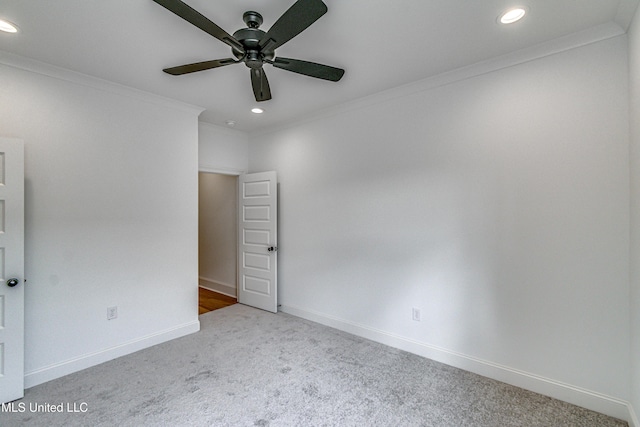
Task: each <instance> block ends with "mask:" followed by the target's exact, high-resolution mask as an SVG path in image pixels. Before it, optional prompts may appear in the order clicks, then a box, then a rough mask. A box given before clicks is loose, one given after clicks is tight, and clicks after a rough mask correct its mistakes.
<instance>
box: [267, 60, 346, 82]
mask: <svg viewBox="0 0 640 427" xmlns="http://www.w3.org/2000/svg"><path fill="white" fill-rule="evenodd" d="M271 64H272V65H273V66H274V67H276V68H282V69H283V70H287V71H293V72H294V73H298V74H304V75H305V76H310V77H315V78H317V79H323V80H329V81H332V82H337V81H338V80H340V79H341V78H342V76H343V75H344V70H343V69H342V68H336V67H330V66H328V65H322V64H316V63H315V62H309V61H301V60H299V59H291V58H280V57H278V58H276V60H275V61H273V62H271Z"/></svg>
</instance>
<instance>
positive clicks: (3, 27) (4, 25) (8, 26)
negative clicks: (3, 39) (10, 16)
mask: <svg viewBox="0 0 640 427" xmlns="http://www.w3.org/2000/svg"><path fill="white" fill-rule="evenodd" d="M0 31H4V32H5V33H17V32H18V27H17V26H16V25H15V24H12V23H11V22H9V21H5V20H4V19H0Z"/></svg>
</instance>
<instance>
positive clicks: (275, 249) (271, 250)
mask: <svg viewBox="0 0 640 427" xmlns="http://www.w3.org/2000/svg"><path fill="white" fill-rule="evenodd" d="M277 250H278V248H277V247H276V246H269V247H268V248H267V251H269V252H275V251H277Z"/></svg>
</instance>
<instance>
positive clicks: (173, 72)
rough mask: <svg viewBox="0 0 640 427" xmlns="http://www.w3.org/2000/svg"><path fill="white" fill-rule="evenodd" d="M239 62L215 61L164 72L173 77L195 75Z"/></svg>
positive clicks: (231, 60)
mask: <svg viewBox="0 0 640 427" xmlns="http://www.w3.org/2000/svg"><path fill="white" fill-rule="evenodd" d="M238 62H239V61H236V60H233V59H231V58H226V59H215V60H213V61H204V62H196V63H194V64H186V65H179V66H177V67H171V68H165V69H164V70H162V71H164V72H165V73H167V74H171V75H172V76H181V75H183V74H189V73H195V72H196V71H204V70H210V69H212V68H218V67H224V66H225V65H231V64H237V63H238Z"/></svg>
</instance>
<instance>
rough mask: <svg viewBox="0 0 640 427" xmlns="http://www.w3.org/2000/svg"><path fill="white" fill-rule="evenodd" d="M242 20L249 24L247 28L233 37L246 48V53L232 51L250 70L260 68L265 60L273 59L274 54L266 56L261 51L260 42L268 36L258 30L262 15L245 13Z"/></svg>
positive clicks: (240, 30)
mask: <svg viewBox="0 0 640 427" xmlns="http://www.w3.org/2000/svg"><path fill="white" fill-rule="evenodd" d="M242 19H243V20H244V22H245V23H246V24H247V28H241V29H239V30H238V31H236V32H235V33H233V37H234V38H235V39H236V40H238V41H239V42H240V43H241V44H242V46H244V51H245V52H244V53H243V52H240V51H239V50H237V49H232V51H233V54H234V55H235V57H236V58H238V59H240V60H242V61H244V63H245V64H246V66H247V67H249V68H260V67H262V64H263V63H264V60H265V59H267V60H271V59H273V52H269V53H267V54H266V55H265V54H263V53H262V52H261V51H260V40H262V38H263V37H264V35H265V34H266V33H265V32H264V31H262V30H260V29H258V27H260V25H261V24H262V15H260V14H259V13H258V12H253V11H249V12H245V13H244V15H242Z"/></svg>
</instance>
